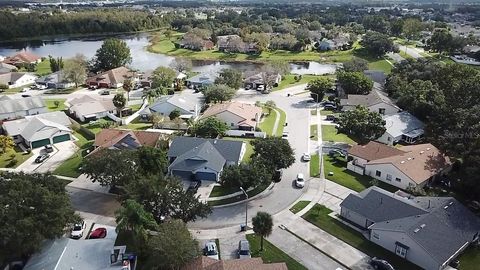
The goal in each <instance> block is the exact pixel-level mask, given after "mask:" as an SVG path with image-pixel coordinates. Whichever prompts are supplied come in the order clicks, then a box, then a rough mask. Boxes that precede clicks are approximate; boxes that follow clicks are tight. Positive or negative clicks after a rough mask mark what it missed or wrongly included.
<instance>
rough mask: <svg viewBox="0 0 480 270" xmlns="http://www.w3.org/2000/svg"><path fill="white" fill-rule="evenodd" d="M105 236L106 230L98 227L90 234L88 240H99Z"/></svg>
mask: <svg viewBox="0 0 480 270" xmlns="http://www.w3.org/2000/svg"><path fill="white" fill-rule="evenodd" d="M106 236H107V229H106V228H103V227H100V228H96V229H95V230H93V231H92V232H91V233H90V236H89V237H88V239H99V238H105V237H106Z"/></svg>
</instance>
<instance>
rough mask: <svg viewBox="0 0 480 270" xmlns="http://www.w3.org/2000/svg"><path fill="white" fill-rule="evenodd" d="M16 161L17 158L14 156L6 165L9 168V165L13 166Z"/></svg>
mask: <svg viewBox="0 0 480 270" xmlns="http://www.w3.org/2000/svg"><path fill="white" fill-rule="evenodd" d="M17 163H18V160H17V159H16V158H14V159H11V160H10V161H9V162H8V164H7V167H9V168H10V167H13V166H15V165H17Z"/></svg>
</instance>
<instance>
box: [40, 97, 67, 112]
mask: <svg viewBox="0 0 480 270" xmlns="http://www.w3.org/2000/svg"><path fill="white" fill-rule="evenodd" d="M65 100H66V99H64V98H59V99H44V101H45V104H46V105H47V109H48V110H49V111H51V112H54V111H64V110H65V109H66V108H65V104H64V103H65ZM55 101H58V102H59V104H58V106H56V105H55Z"/></svg>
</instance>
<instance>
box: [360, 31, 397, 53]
mask: <svg viewBox="0 0 480 270" xmlns="http://www.w3.org/2000/svg"><path fill="white" fill-rule="evenodd" d="M360 44H361V45H362V46H363V47H365V49H366V50H367V51H368V52H369V53H370V54H372V55H374V56H376V57H380V56H383V55H384V54H385V53H387V52H394V51H398V49H397V48H396V47H395V45H394V44H393V41H392V40H391V39H390V38H389V36H387V35H385V34H381V33H378V32H373V31H370V32H367V33H366V34H365V35H364V36H363V39H362V41H361V42H360Z"/></svg>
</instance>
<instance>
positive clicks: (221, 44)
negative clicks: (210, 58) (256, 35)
mask: <svg viewBox="0 0 480 270" xmlns="http://www.w3.org/2000/svg"><path fill="white" fill-rule="evenodd" d="M217 47H218V50H219V51H221V52H233V53H237V52H239V53H257V52H258V48H257V45H256V44H255V43H248V42H244V41H243V39H242V38H241V37H240V36H239V35H225V36H218V37H217Z"/></svg>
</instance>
